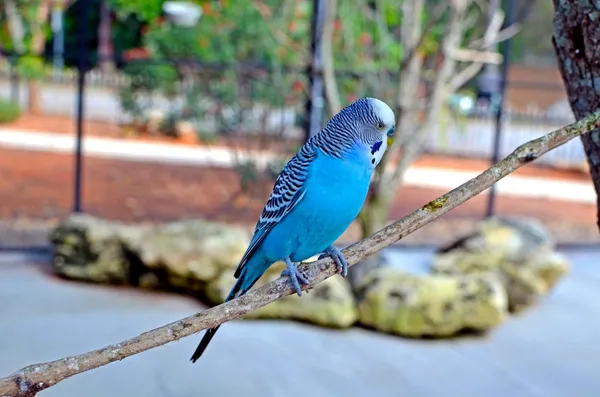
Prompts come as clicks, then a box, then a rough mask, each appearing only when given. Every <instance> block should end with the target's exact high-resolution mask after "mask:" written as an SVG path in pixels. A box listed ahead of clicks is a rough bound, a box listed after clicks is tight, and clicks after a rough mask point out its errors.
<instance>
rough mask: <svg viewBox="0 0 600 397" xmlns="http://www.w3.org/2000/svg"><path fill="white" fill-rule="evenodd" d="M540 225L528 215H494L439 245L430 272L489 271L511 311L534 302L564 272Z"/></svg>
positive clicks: (560, 258) (562, 261) (562, 262)
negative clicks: (469, 231)
mask: <svg viewBox="0 0 600 397" xmlns="http://www.w3.org/2000/svg"><path fill="white" fill-rule="evenodd" d="M568 268H569V265H568V262H567V260H566V258H564V257H563V256H561V255H559V254H557V253H556V252H554V242H553V241H552V239H551V237H550V234H549V233H548V232H547V231H546V229H545V228H544V227H543V225H542V224H541V223H540V222H538V221H536V220H531V219H510V218H495V219H491V220H488V221H485V222H483V223H482V224H481V226H480V227H479V228H477V229H476V230H475V231H474V232H473V233H471V234H469V235H466V236H464V237H461V238H459V239H458V240H457V241H456V242H454V243H452V244H450V245H448V246H447V247H443V248H441V249H440V250H439V251H438V253H437V255H436V257H435V259H434V262H433V266H432V271H433V273H435V274H445V275H460V274H490V275H493V276H494V277H496V278H497V279H498V280H500V281H501V282H502V284H503V285H504V287H505V289H506V291H507V293H508V300H509V309H510V311H511V312H518V311H520V310H523V309H524V308H526V307H528V306H531V305H532V304H534V303H535V302H536V301H537V300H538V299H539V297H541V296H543V295H545V294H547V293H548V292H549V291H550V290H551V289H552V287H553V286H554V285H555V284H556V282H557V281H558V280H559V279H560V278H561V277H562V276H563V275H564V274H565V273H566V272H567V271H568Z"/></svg>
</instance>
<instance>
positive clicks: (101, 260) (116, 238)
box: [49, 214, 146, 284]
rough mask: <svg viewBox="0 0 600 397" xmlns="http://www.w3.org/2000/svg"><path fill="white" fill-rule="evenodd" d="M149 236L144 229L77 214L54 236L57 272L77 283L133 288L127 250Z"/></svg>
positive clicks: (52, 241) (52, 232)
mask: <svg viewBox="0 0 600 397" xmlns="http://www.w3.org/2000/svg"><path fill="white" fill-rule="evenodd" d="M145 232H146V229H145V228H144V227H137V228H136V227H130V226H127V225H123V224H120V223H117V222H114V223H113V222H107V221H103V220H101V219H97V218H94V217H91V216H89V215H84V214H73V215H71V216H70V217H69V218H68V219H67V220H66V221H65V222H63V223H62V224H59V225H58V226H57V227H56V228H54V229H53V230H52V231H51V232H50V236H49V239H50V243H51V244H52V245H53V246H54V257H53V261H52V264H53V267H54V271H55V272H56V273H58V274H59V275H61V276H64V277H67V278H70V279H75V280H83V281H91V282H96V283H108V284H130V283H131V273H132V269H131V264H130V261H129V260H128V258H127V256H126V254H125V249H124V247H126V246H132V245H133V246H135V245H136V244H139V241H141V239H142V236H143V235H144V234H145Z"/></svg>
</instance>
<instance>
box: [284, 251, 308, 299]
mask: <svg viewBox="0 0 600 397" xmlns="http://www.w3.org/2000/svg"><path fill="white" fill-rule="evenodd" d="M285 264H286V266H287V269H285V270H284V271H282V272H281V275H282V276H284V277H289V278H290V280H291V281H292V285H293V286H294V289H295V290H296V293H297V294H298V296H302V288H300V283H302V284H304V285H307V284H309V281H308V279H307V278H306V277H305V276H304V275H303V274H302V273H300V271H299V270H298V267H297V266H296V264H295V263H294V262H292V261H291V260H290V259H286V260H285Z"/></svg>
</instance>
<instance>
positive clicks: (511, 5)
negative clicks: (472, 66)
mask: <svg viewBox="0 0 600 397" xmlns="http://www.w3.org/2000/svg"><path fill="white" fill-rule="evenodd" d="M507 3H508V4H507V7H506V22H505V26H510V25H512V24H513V23H514V22H515V1H514V0H508V1H507ZM510 42H511V39H510V38H508V39H507V40H506V41H504V43H502V69H501V79H500V101H499V102H498V106H497V108H496V120H495V121H496V125H495V132H494V143H493V147H492V164H496V163H497V162H498V161H499V160H500V143H501V141H502V122H503V120H504V103H505V96H506V86H507V80H508V68H509V65H510ZM495 207H496V184H493V185H492V186H491V187H490V191H489V194H488V201H487V208H486V211H485V217H486V218H490V217H492V216H493V215H494V213H495V209H496V208H495Z"/></svg>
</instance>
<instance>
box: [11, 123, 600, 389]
mask: <svg viewBox="0 0 600 397" xmlns="http://www.w3.org/2000/svg"><path fill="white" fill-rule="evenodd" d="M596 128H600V112H597V113H594V114H591V115H588V116H587V117H585V118H583V119H582V120H580V121H578V122H575V123H573V124H570V125H568V126H566V127H564V128H561V129H559V130H556V131H554V132H551V133H549V134H547V135H544V136H542V137H541V138H538V139H535V140H533V141H530V142H527V143H525V144H523V145H521V146H519V147H518V148H517V149H516V150H515V151H514V152H512V153H511V154H510V155H509V156H508V157H506V158H505V159H504V160H502V161H501V162H499V163H498V164H496V165H494V166H492V167H491V168H489V169H488V170H486V171H484V172H483V173H481V174H480V175H479V176H477V177H475V178H473V179H471V180H469V181H468V182H465V183H464V184H462V185H460V186H459V187H457V188H456V189H454V190H452V191H450V192H449V193H446V194H444V195H443V196H441V197H439V198H437V199H435V200H433V201H431V202H430V203H428V204H426V205H424V206H423V207H421V208H419V209H417V210H416V211H414V212H412V213H411V214H409V215H408V216H406V217H404V218H403V219H401V220H399V221H396V222H394V223H392V224H391V225H389V226H388V227H386V228H384V229H382V230H380V231H379V232H377V233H375V234H373V235H372V236H370V237H368V238H366V239H363V240H361V241H359V242H357V243H355V244H353V245H351V246H349V247H347V248H346V249H344V251H343V253H344V255H345V256H346V259H347V260H348V263H349V265H350V266H352V265H354V264H355V263H357V262H358V261H359V260H361V259H363V258H365V257H367V256H370V255H373V254H374V253H376V252H377V251H380V250H381V249H383V248H385V247H388V246H389V245H391V244H393V243H395V242H396V241H398V240H400V239H401V238H403V237H405V236H407V235H409V234H410V233H412V232H414V231H415V230H417V229H419V228H420V227H422V226H424V225H426V224H427V223H429V222H431V221H433V220H434V219H436V218H438V217H440V216H441V215H443V214H445V213H447V212H448V211H450V210H451V209H453V208H455V207H457V206H458V205H460V204H462V203H464V202H465V201H467V200H469V199H470V198H472V197H474V196H476V195H477V194H479V193H481V192H483V191H484V190H486V189H487V188H489V187H490V186H492V185H493V184H494V183H496V182H498V181H499V180H500V179H502V178H504V177H505V176H507V175H509V174H510V173H512V172H514V171H515V170H517V169H518V168H520V167H522V166H523V165H525V164H527V163H529V162H531V161H533V160H535V159H537V158H539V157H540V156H542V155H543V154H545V153H547V152H549V151H551V150H553V149H555V148H557V147H558V146H560V145H563V144H564V143H566V142H568V141H570V140H571V139H573V138H575V137H577V136H580V135H582V134H585V133H587V132H590V131H592V130H594V129H596ZM301 271H302V272H303V273H304V275H305V276H306V277H307V278H308V279H309V280H311V285H314V284H316V283H319V282H321V281H323V280H325V279H327V278H329V277H331V276H333V275H335V274H336V273H337V272H336V268H335V266H334V265H333V262H332V260H331V259H330V258H326V259H322V260H319V261H316V262H313V263H309V264H303V265H302V266H301ZM308 288H310V287H309V286H305V287H304V289H308ZM293 292H294V290H293V288H292V286H291V283H290V282H289V279H288V278H287V277H281V278H279V279H277V280H275V281H272V282H270V283H269V284H266V285H264V286H262V287H260V288H257V289H255V290H251V291H250V292H248V293H247V294H246V295H243V296H241V297H239V298H236V299H234V300H232V301H229V302H226V303H223V304H221V305H218V306H215V307H213V308H210V309H208V310H206V311H203V312H201V313H198V314H195V315H193V316H189V317H186V318H184V319H182V320H180V321H176V322H173V323H170V324H167V325H165V326H162V327H160V328H156V329H154V330H152V331H148V332H145V333H143V334H141V335H139V336H137V337H135V338H132V339H129V340H125V341H123V342H120V343H117V344H113V345H109V346H106V347H103V348H101V349H98V350H94V351H91V352H89V353H85V354H81V355H77V356H72V357H66V358H63V359H60V360H56V361H51V362H47V363H43V364H34V365H30V366H27V367H25V368H23V369H21V370H19V371H17V372H15V373H13V374H12V375H10V376H8V377H6V378H2V379H0V396H3V397H4V396H8V397H32V396H34V395H35V394H36V393H38V392H40V391H42V390H44V389H47V388H49V387H52V386H54V385H56V384H57V383H59V382H61V381H63V380H65V379H67V378H70V377H71V376H74V375H77V374H80V373H83V372H86V371H89V370H92V369H94V368H98V367H101V366H103V365H106V364H110V363H112V362H114V361H118V360H122V359H124V358H127V357H129V356H132V355H135V354H139V353H141V352H143V351H146V350H149V349H152V348H155V347H158V346H162V345H164V344H166V343H169V342H173V341H176V340H179V339H181V338H183V337H186V336H189V335H192V334H195V333H196V332H199V331H202V330H204V329H207V328H211V327H215V326H217V325H219V324H222V323H224V322H226V321H229V320H233V319H235V318H238V317H242V316H244V315H245V314H247V313H250V312H252V311H254V310H257V309H258V308H260V307H263V306H265V305H267V304H269V303H271V302H273V301H275V300H277V299H280V298H282V297H284V296H287V295H290V294H292V293H293Z"/></svg>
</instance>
